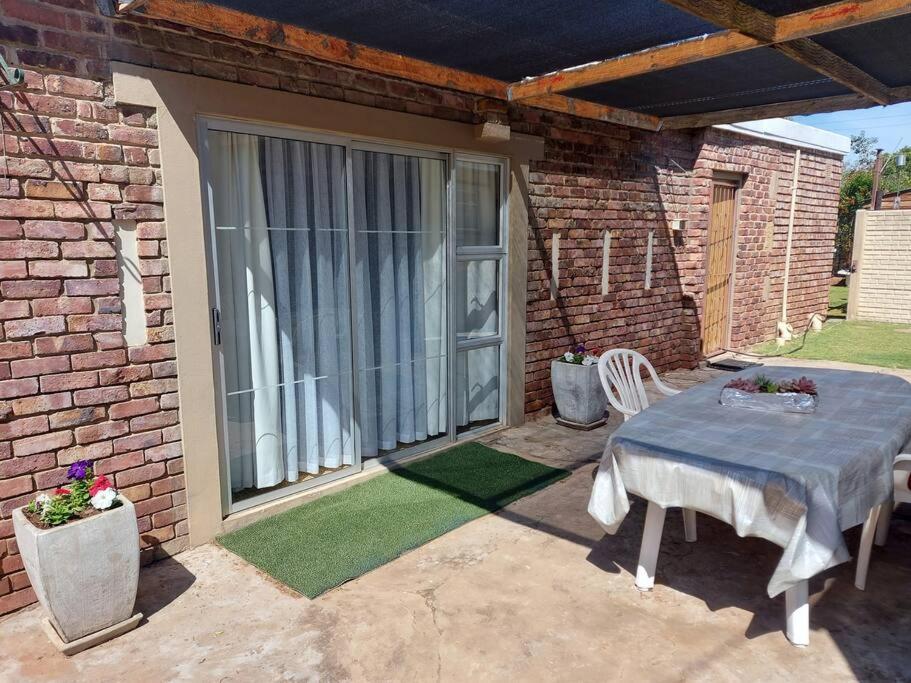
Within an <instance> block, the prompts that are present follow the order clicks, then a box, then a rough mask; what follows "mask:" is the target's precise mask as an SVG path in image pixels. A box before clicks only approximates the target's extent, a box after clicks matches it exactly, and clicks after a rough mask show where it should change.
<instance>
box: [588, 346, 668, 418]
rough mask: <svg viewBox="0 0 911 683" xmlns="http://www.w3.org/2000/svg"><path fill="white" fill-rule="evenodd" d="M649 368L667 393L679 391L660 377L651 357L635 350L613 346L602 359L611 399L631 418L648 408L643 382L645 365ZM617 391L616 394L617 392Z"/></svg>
mask: <svg viewBox="0 0 911 683" xmlns="http://www.w3.org/2000/svg"><path fill="white" fill-rule="evenodd" d="M643 367H644V368H645V369H646V370H647V371H648V373H649V375H651V378H652V381H653V382H655V385H656V386H657V387H658V389H659V390H661V391H662V392H664V393H668V394H671V393H677V392H676V391H675V390H673V389H670V388H669V387H665V385H663V384H662V383H661V380H659V379H658V373H656V372H655V368H654V367H652V364H651V363H649V362H648V359H647V358H646V357H645V356H643V355H642V354H641V353H639V352H638V351H633V350H632V349H611V350H610V351H605V352H604V353H603V354H601V357H600V358H599V359H598V374H599V375H600V376H601V386H603V387H604V391H605V393H606V394H607V400H608V401H610V404H611V405H612V406H613V407H614V408H615V409H616V410H619V411H620V412H621V413H623V417H624V419H627V418H629V417H631V416H633V415H635V414H636V413H638V412H639V411H641V410H645V409H646V408H648V396H646V394H645V384H644V383H643V382H642V368H643ZM615 392H616V393H615Z"/></svg>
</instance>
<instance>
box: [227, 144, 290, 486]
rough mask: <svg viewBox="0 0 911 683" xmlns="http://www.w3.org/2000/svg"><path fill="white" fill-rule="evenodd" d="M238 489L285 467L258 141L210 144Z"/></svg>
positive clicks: (271, 480)
mask: <svg viewBox="0 0 911 683" xmlns="http://www.w3.org/2000/svg"><path fill="white" fill-rule="evenodd" d="M209 141H210V158H211V169H210V170H211V179H212V186H213V192H212V200H213V209H214V215H215V224H216V238H215V241H216V252H217V258H218V269H219V281H220V290H219V291H220V294H221V320H222V344H223V353H224V359H225V364H224V366H225V367H224V370H225V385H226V387H225V389H226V393H227V398H226V410H227V413H228V441H229V444H228V451H229V454H230V459H231V467H230V469H231V488H232V489H233V490H240V489H247V488H266V487H269V486H275V485H276V484H278V483H280V482H281V481H282V480H283V479H284V477H285V468H284V464H283V462H282V435H281V412H280V404H281V400H280V395H279V387H278V384H279V356H278V338H277V326H276V312H275V288H274V284H273V269H272V260H271V250H270V245H269V233H268V232H267V231H266V224H267V221H266V208H265V202H264V197H263V188H262V176H261V173H260V164H259V150H258V146H257V140H256V138H254V137H251V136H249V135H237V134H234V133H213V134H212V135H211V136H210V139H209Z"/></svg>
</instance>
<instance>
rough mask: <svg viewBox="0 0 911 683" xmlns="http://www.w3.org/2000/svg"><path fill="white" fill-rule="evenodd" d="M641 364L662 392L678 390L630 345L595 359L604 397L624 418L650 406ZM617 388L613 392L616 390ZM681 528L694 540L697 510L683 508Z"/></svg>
mask: <svg viewBox="0 0 911 683" xmlns="http://www.w3.org/2000/svg"><path fill="white" fill-rule="evenodd" d="M642 368H645V369H646V370H647V371H648V374H649V375H650V376H651V379H652V382H653V383H654V384H655V388H656V389H658V391H660V392H661V393H662V394H664V395H665V396H673V395H674V394H679V393H680V390H679V389H674V388H672V387H669V386H668V385H666V384H665V383H664V382H662V381H661V380H660V379H659V378H658V373H657V372H655V368H654V367H653V366H652V364H651V363H649V362H648V358H646V357H645V356H643V355H642V354H641V353H639V352H638V351H633V350H632V349H611V350H610V351H605V352H604V353H603V354H601V357H600V358H599V359H598V374H599V375H600V376H601V386H603V387H604V392H605V393H606V394H607V400H608V401H609V402H610V404H611V405H612V406H613V407H614V409H615V410H617V411H619V412H620V413H621V414H622V415H623V420H624V421H626V420H628V419H630V418H631V417H632V416H633V415H635V414H637V413H639V412H640V411H642V410H645V409H646V408H648V406H649V402H648V395H647V394H646V393H645V384H644V383H643V381H642ZM615 392H616V393H615ZM683 529H684V533H685V535H686V540H687V541H690V542H694V541H695V540H696V511H695V510H684V511H683Z"/></svg>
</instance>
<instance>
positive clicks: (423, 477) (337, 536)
mask: <svg viewBox="0 0 911 683" xmlns="http://www.w3.org/2000/svg"><path fill="white" fill-rule="evenodd" d="M568 475H569V472H568V471H566V470H561V469H556V468H553V467H548V466H546V465H542V464H540V463H536V462H532V461H530V460H525V459H524V458H520V457H518V456H515V455H511V454H509V453H502V452H500V451H496V450H494V449H492V448H488V447H487V446H484V445H482V444H478V443H467V444H463V445H460V446H455V447H454V448H451V449H449V450H446V451H443V452H442V453H440V454H438V455H435V456H433V457H431V458H427V459H426V460H420V461H418V462H415V463H412V464H409V465H405V466H403V467H400V468H397V469H395V470H393V471H391V472H388V473H386V474H381V475H379V476H377V477H374V478H373V479H369V480H367V481H365V482H364V483H362V484H356V485H355V486H352V487H351V488H348V489H345V490H344V491H339V492H338V493H332V494H328V495H325V496H323V497H322V498H318V499H316V500H314V501H313V502H310V503H304V504H302V505H300V506H298V507H296V508H294V509H292V510H288V511H287V512H283V513H281V514H278V515H275V516H274V517H269V518H267V519H263V520H261V521H259V522H256V523H254V524H251V525H250V526H248V527H244V528H243V529H239V530H238V531H235V532H232V533H230V534H226V535H225V536H222V537H220V538H219V539H218V540H219V543H221V545H223V546H224V547H225V548H227V549H228V550H230V551H232V552H234V553H236V554H237V555H239V556H240V557H242V558H244V559H245V560H247V562H250V563H251V564H253V565H254V566H256V567H258V568H259V569H261V570H262V571H264V572H266V573H267V574H269V575H270V576H272V577H274V578H275V579H278V580H279V581H281V582H282V583H284V584H285V585H287V586H290V587H291V588H293V589H294V590H296V591H298V592H300V593H303V594H304V595H306V596H307V597H310V598H315V597H316V596H318V595H319V594H321V593H323V592H325V591H327V590H329V589H330V588H334V587H335V586H338V585H340V584H342V583H344V582H345V581H349V580H350V579H353V578H356V577H358V576H360V575H361V574H364V573H365V572H368V571H370V570H371V569H375V568H376V567H379V566H380V565H383V564H385V563H387V562H389V561H390V560H393V559H395V558H396V557H398V556H399V555H401V554H403V553H405V552H407V551H409V550H412V549H414V548H417V547H419V546H421V545H423V544H424V543H426V542H427V541H430V540H432V539H434V538H436V537H437V536H441V535H442V534H445V533H446V532H447V531H451V530H452V529H455V528H456V527H459V526H461V525H462V524H464V523H465V522H468V521H471V520H473V519H477V518H478V517H481V516H483V515H485V514H487V513H488V512H493V511H495V510H499V509H500V508H502V507H504V506H505V505H508V504H509V503H512V502H513V501H516V500H518V499H519V498H522V497H524V496H527V495H528V494H530V493H534V492H535V491H538V490H540V489H542V488H544V487H546V486H549V485H550V484H553V483H554V482H556V481H559V480H560V479H563V478H564V477H566V476H568Z"/></svg>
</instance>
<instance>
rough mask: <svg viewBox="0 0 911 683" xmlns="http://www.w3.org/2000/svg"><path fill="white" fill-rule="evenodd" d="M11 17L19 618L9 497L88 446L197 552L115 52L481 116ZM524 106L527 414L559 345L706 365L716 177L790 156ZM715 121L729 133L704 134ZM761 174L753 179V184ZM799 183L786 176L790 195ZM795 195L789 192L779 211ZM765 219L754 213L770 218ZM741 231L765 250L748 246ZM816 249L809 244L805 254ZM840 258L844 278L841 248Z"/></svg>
mask: <svg viewBox="0 0 911 683" xmlns="http://www.w3.org/2000/svg"><path fill="white" fill-rule="evenodd" d="M0 17H2V18H0V50H2V51H3V54H4V55H5V57H6V59H7V61H8V62H10V63H11V64H14V65H16V66H21V67H23V68H25V69H26V70H27V83H26V87H25V88H23V89H21V90H19V91H17V92H16V94H15V95H14V94H12V93H10V92H8V91H7V92H3V93H2V94H0V105H2V106H0V115H2V118H3V123H4V129H5V131H6V133H5V135H4V140H5V143H6V151H7V156H8V161H7V166H6V167H5V170H6V175H7V176H8V177H9V181H8V182H7V181H5V180H3V177H4V167H3V166H0V614H3V613H6V612H9V611H12V610H14V609H16V608H18V607H20V606H22V605H25V604H28V603H29V602H31V601H32V600H33V599H34V596H33V594H32V592H31V590H30V589H29V588H28V585H27V579H26V577H25V573H24V571H23V570H22V563H21V561H20V558H19V556H18V554H17V549H16V544H15V541H14V539H13V538H12V536H13V534H12V528H11V522H10V511H11V510H12V509H13V508H14V507H16V506H18V505H21V504H23V503H24V502H25V501H27V500H28V499H30V498H31V497H33V496H34V495H36V494H37V493H38V492H39V491H42V490H47V489H50V488H53V487H54V486H56V485H57V484H58V483H60V482H61V481H62V480H63V478H64V473H65V469H66V466H67V465H68V464H69V463H70V462H71V461H72V460H74V459H77V458H82V457H89V458H93V459H95V460H96V461H97V463H98V465H97V467H98V471H100V472H105V473H108V474H110V475H113V476H114V478H115V481H116V483H117V485H118V486H119V487H121V488H122V489H123V490H124V492H125V493H126V495H127V496H129V497H130V498H131V499H132V500H133V501H135V502H136V507H137V513H138V515H139V525H140V531H141V535H142V545H143V548H144V553H145V557H146V558H149V557H151V556H152V555H153V554H162V553H168V552H174V551H177V550H180V549H181V548H183V547H185V545H186V541H187V522H186V514H187V511H186V506H185V499H186V496H185V492H184V482H183V477H182V474H181V473H182V470H183V460H182V454H181V447H180V426H179V417H178V403H177V394H176V372H177V367H176V365H177V363H176V362H175V358H174V346H173V336H174V328H173V320H172V315H171V310H170V306H171V297H170V293H169V292H170V283H169V278H168V261H167V239H166V237H167V229H166V226H165V225H164V224H163V222H162V216H163V209H162V196H161V184H160V180H161V178H160V174H161V169H160V168H159V158H158V150H157V132H156V118H155V113H154V112H151V111H142V110H136V109H134V108H124V107H118V106H116V105H115V104H114V102H113V97H112V92H111V79H110V65H109V62H110V60H119V61H125V62H131V63H135V64H140V65H145V66H153V67H157V68H162V69H169V70H174V71H181V72H190V73H195V74H198V75H201V76H207V77H212V78H219V79H223V80H228V81H235V82H240V83H246V84H252V85H258V86H261V87H267V88H279V89H283V90H287V91H291V92H298V93H303V94H308V95H312V96H317V97H325V98H331V99H337V100H344V101H349V102H354V103H358V104H363V105H368V106H375V107H380V108H384V109H392V110H397V111H406V112H410V113H414V114H419V115H425V116H434V117H438V118H445V119H449V120H454V121H462V122H474V121H476V120H477V118H476V115H475V113H474V112H475V108H476V104H477V102H476V99H477V98H475V97H473V96H470V95H466V94H464V93H458V92H453V91H448V90H444V89H435V88H430V87H427V86H423V85H419V84H415V83H410V82H407V81H401V80H395V79H387V78H383V77H380V76H375V75H372V74H368V73H364V72H358V71H354V70H350V69H344V68H339V67H336V66H332V65H327V64H324V63H320V62H317V61H315V60H309V59H303V58H299V57H297V56H294V55H290V54H287V53H281V52H277V51H274V50H270V49H267V48H263V47H259V46H255V45H249V44H242V43H239V42H235V41H230V40H227V39H222V38H220V37H217V36H212V35H208V34H204V33H199V32H196V31H193V30H189V29H183V28H181V27H177V26H173V25H168V24H162V23H160V22H157V23H155V24H153V23H151V22H147V21H143V20H141V19H135V18H130V19H116V20H115V19H109V18H105V17H102V16H100V15H99V14H98V12H97V10H96V5H95V0H54V1H53V2H51V1H41V0H0ZM509 116H510V119H511V123H512V125H513V128H514V130H516V131H521V132H526V133H531V134H536V135H541V136H543V137H545V139H546V156H545V158H544V159H543V160H542V161H540V162H536V163H535V164H534V165H533V168H532V177H531V182H530V198H531V203H532V212H531V221H530V225H529V285H528V320H529V322H528V333H529V334H528V346H527V357H528V370H527V390H528V391H527V397H526V398H527V403H526V407H527V409H528V410H529V411H532V410H536V409H539V408H543V407H546V406H548V405H549V404H550V401H551V398H550V390H549V384H548V381H547V365H548V362H549V360H550V359H551V358H552V357H554V356H556V355H557V354H558V353H560V352H562V350H563V349H564V347H566V346H568V345H570V344H572V343H575V342H577V341H580V340H585V341H588V342H589V343H594V344H597V345H600V346H610V345H620V344H622V345H626V346H634V347H636V348H639V349H640V350H642V351H643V352H645V353H646V354H648V355H649V357H650V358H651V359H652V360H653V361H654V362H655V363H656V365H658V366H659V367H661V368H671V367H676V366H681V365H692V364H693V363H694V362H695V361H696V359H697V349H698V336H699V333H698V311H699V309H698V306H699V301H700V300H701V296H702V294H701V289H700V287H701V286H702V283H703V279H704V274H703V272H702V270H701V267H702V266H701V262H702V258H703V254H704V233H705V228H706V225H705V220H706V218H705V215H706V214H705V209H704V206H703V203H704V201H705V196H707V195H706V192H707V189H706V188H707V180H706V178H708V177H709V175H707V174H710V172H711V169H712V168H713V167H715V166H716V165H718V164H721V165H722V166H723V165H724V164H725V163H736V164H741V165H743V167H744V168H745V170H746V171H747V172H749V173H751V174H753V173H754V170H753V169H754V166H755V165H756V164H758V163H760V162H761V163H763V164H767V165H769V168H771V167H772V166H771V165H772V164H774V163H778V162H777V161H775V160H776V159H777V156H778V155H781V154H784V155H785V156H787V155H789V154H790V151H789V150H784V151H782V150H778V149H777V148H775V147H773V146H771V147H770V146H765V145H762V144H755V143H751V145H752V149H751V151H749V152H743V153H741V152H740V151H738V152H736V154H737V156H736V159H737V160H736V161H734V157H733V156H732V157H731V159H729V160H728V161H725V159H727V156H726V155H727V154H728V152H727V151H725V150H726V147H725V146H726V145H728V144H730V145H734V146H735V147H738V149H739V148H740V147H741V146H742V145H743V140H742V139H737V138H731V140H729V141H725V140H722V139H720V138H718V135H719V134H715V133H709V134H703V133H701V132H677V133H665V134H661V135H654V134H648V133H644V132H641V131H636V130H631V129H626V128H623V127H620V126H614V125H610V124H603V123H598V122H593V121H585V120H579V119H573V118H572V117H569V116H565V115H560V114H554V113H549V112H543V111H539V110H533V109H523V108H517V107H512V108H511V109H510V111H509ZM704 135H708V136H709V137H710V139H709V140H708V141H707V142H708V143H710V144H705V145H704V144H703V136H704ZM713 136H714V137H713ZM730 154H731V155H734V154H735V152H734V151H731V152H730ZM781 163H784V164H785V165H786V164H787V163H789V162H788V161H787V159H785V160H783V161H782V162H781ZM812 163H813V164H815V165H814V166H813V168H814V169H816V171H815V172H816V173H818V174H819V182H818V184H817V185H816V186H815V189H813V191H812V194H813V195H814V196H813V197H811V196H810V194H811V193H810V191H809V190H808V191H807V192H808V194H807V199H808V200H809V199H814V200H815V201H816V206H815V207H814V208H813V209H812V211H811V210H810V209H805V211H806V214H805V217H806V220H807V221H808V222H807V226H808V227H807V228H806V231H805V232H806V234H805V235H802V236H801V238H800V240H799V241H798V242H799V245H800V246H799V248H800V249H803V250H806V252H807V253H808V254H809V253H810V252H811V251H812V252H813V254H814V257H813V258H814V260H813V265H812V266H805V265H801V266H800V267H799V268H798V269H795V271H797V270H799V271H800V272H799V273H798V275H799V277H800V278H802V279H801V283H802V284H801V286H800V287H793V288H792V292H793V293H792V301H793V302H794V310H795V311H798V312H799V314H800V315H803V313H804V311H811V310H816V307H818V306H819V305H820V302H822V300H823V298H824V291H825V284H826V283H825V280H826V279H827V278H822V279H821V280H820V282H819V283H817V282H816V281H815V273H816V272H817V270H818V267H817V265H816V261H817V260H818V261H819V262H820V263H822V261H825V260H826V258H827V257H826V254H825V250H826V249H830V247H831V232H832V231H833V230H834V226H835V222H834V199H835V189H834V188H835V187H836V183H837V175H838V163H837V162H835V161H833V160H827V159H823V158H821V157H820V158H819V159H816V160H815V161H813V162H812ZM675 164H679V165H680V166H681V167H683V168H684V169H687V170H692V169H695V172H692V173H689V174H688V173H683V172H681V171H680V170H679V169H678V168H677V166H675ZM785 170H786V169H785ZM165 172H167V171H166V170H165ZM763 172H766V171H763ZM750 177H752V176H750ZM748 187H750V181H749V180H748V185H747V187H745V190H744V196H745V198H746V195H747V188H748ZM762 191H763V190H762V187H761V183H760V184H757V187H756V188H755V189H750V190H749V192H750V193H751V196H752V193H754V192H755V193H756V197H757V201H759V204H758V205H757V206H758V207H759V208H757V209H756V210H755V213H756V214H757V216H758V215H760V214H762V212H763V211H764V210H765V209H763V208H762V206H761V193H762ZM700 193H701V194H700ZM786 193H787V186H786V182H783V183H782V184H781V185H780V187H779V194H780V195H781V196H782V197H784V195H785V194H786ZM782 201H784V200H783V199H782ZM782 210H784V209H782V205H781V204H780V205H779V209H778V215H779V217H780V215H781V212H782ZM750 211H751V212H752V211H753V210H752V209H751V210H750ZM681 213H685V214H686V215H685V216H684V217H689V218H690V223H689V228H688V236H687V240H686V242H685V244H684V245H682V246H679V245H674V244H673V243H672V240H671V239H670V236H669V234H668V232H667V230H666V227H665V220H664V219H665V217H667V216H670V215H674V216H676V215H678V214H681ZM830 214H831V215H830ZM829 218H831V225H828V223H827V221H829ZM114 219H133V220H136V221H137V224H138V228H137V230H138V235H139V238H140V239H139V253H140V256H141V262H142V276H143V288H144V292H145V308H146V315H147V326H148V342H149V343H148V344H146V345H143V346H139V347H132V348H129V349H127V348H126V347H125V344H124V340H123V337H122V328H123V319H122V317H121V313H120V303H119V297H118V293H119V285H118V279H117V271H116V262H115V242H114V234H113V226H112V220H114ZM801 219H802V220H803V219H804V215H803V214H802V215H801ZM750 221H751V223H750V224H751V226H753V227H751V228H750V230H755V225H756V224H758V223H761V222H762V219H761V218H757V219H755V220H754V219H752V218H751V219H750ZM757 221H758V223H757ZM605 228H610V229H611V230H613V231H614V242H613V249H612V276H611V291H610V293H609V294H608V295H607V296H606V297H602V296H601V295H600V281H601V273H600V264H601V250H600V245H601V243H600V240H601V234H602V232H603V230H604V229H605ZM649 229H654V230H655V235H656V243H655V259H654V282H653V287H652V289H651V290H650V291H649V292H643V290H642V280H643V276H644V273H643V264H644V253H645V236H646V234H647V232H648V230H649ZM781 229H782V228H781V224H780V220H779V225H778V227H777V230H778V231H779V232H780V230H781ZM555 230H557V231H559V232H560V233H561V235H562V240H563V242H562V244H563V249H562V261H561V268H560V269H561V280H560V288H561V294H560V296H559V297H558V299H557V300H556V301H550V299H549V296H548V294H547V291H548V268H549V263H550V257H549V247H550V240H551V237H552V234H553V232H554V231H555ZM813 231H816V233H815V234H814V232H813ZM741 248H742V250H743V254H744V255H745V258H752V257H751V256H749V254H750V253H751V252H750V249H749V247H748V245H747V244H746V243H745V244H744V245H742V247H741ZM779 251H780V245H778V243H776V248H775V250H773V252H774V253H773V254H771V255H766V256H764V257H763V256H760V258H766V259H767V260H769V259H771V260H769V265H768V270H770V271H773V270H774V268H776V267H777V266H774V265H773V261H774V257H777V255H778V252H779ZM802 253H803V252H801V254H802ZM801 258H802V256H801V255H799V254H798V253H797V252H796V251H795V261H797V260H799V259H801ZM822 270H825V271H826V272H825V274H826V275H827V274H828V264H826V266H825V268H824V269H822ZM751 277H753V278H754V279H755V277H756V276H755V274H753V275H752V276H751ZM752 286H753V285H752V284H750V285H749V286H748V287H744V288H742V289H746V290H748V289H749V287H752ZM774 286H775V283H774V282H773V284H772V287H773V289H772V291H773V293H774V291H775V290H774ZM779 286H780V283H779ZM750 297H753V298H750ZM773 297H774V294H773ZM754 298H755V297H754V295H752V294H750V293H749V292H748V291H745V292H743V293H741V292H740V290H738V299H737V306H738V307H739V308H738V310H741V309H742V311H743V313H742V315H743V316H744V322H743V326H744V328H743V329H744V330H747V331H745V332H740V331H738V333H737V334H738V335H739V336H737V338H736V340H737V341H738V342H742V343H746V342H748V341H753V340H758V339H759V338H762V337H764V336H769V335H770V334H771V333H772V331H773V330H772V329H771V328H770V329H766V328H767V327H768V325H767V322H771V323H774V319H775V315H774V306H773V305H771V304H768V303H767V304H766V305H764V306H761V307H759V308H760V309H761V310H762V316H764V317H759V318H756V315H755V313H753V312H752V309H751V307H752V308H755V302H754ZM747 318H749V320H748V321H747ZM754 318H755V320H754Z"/></svg>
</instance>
